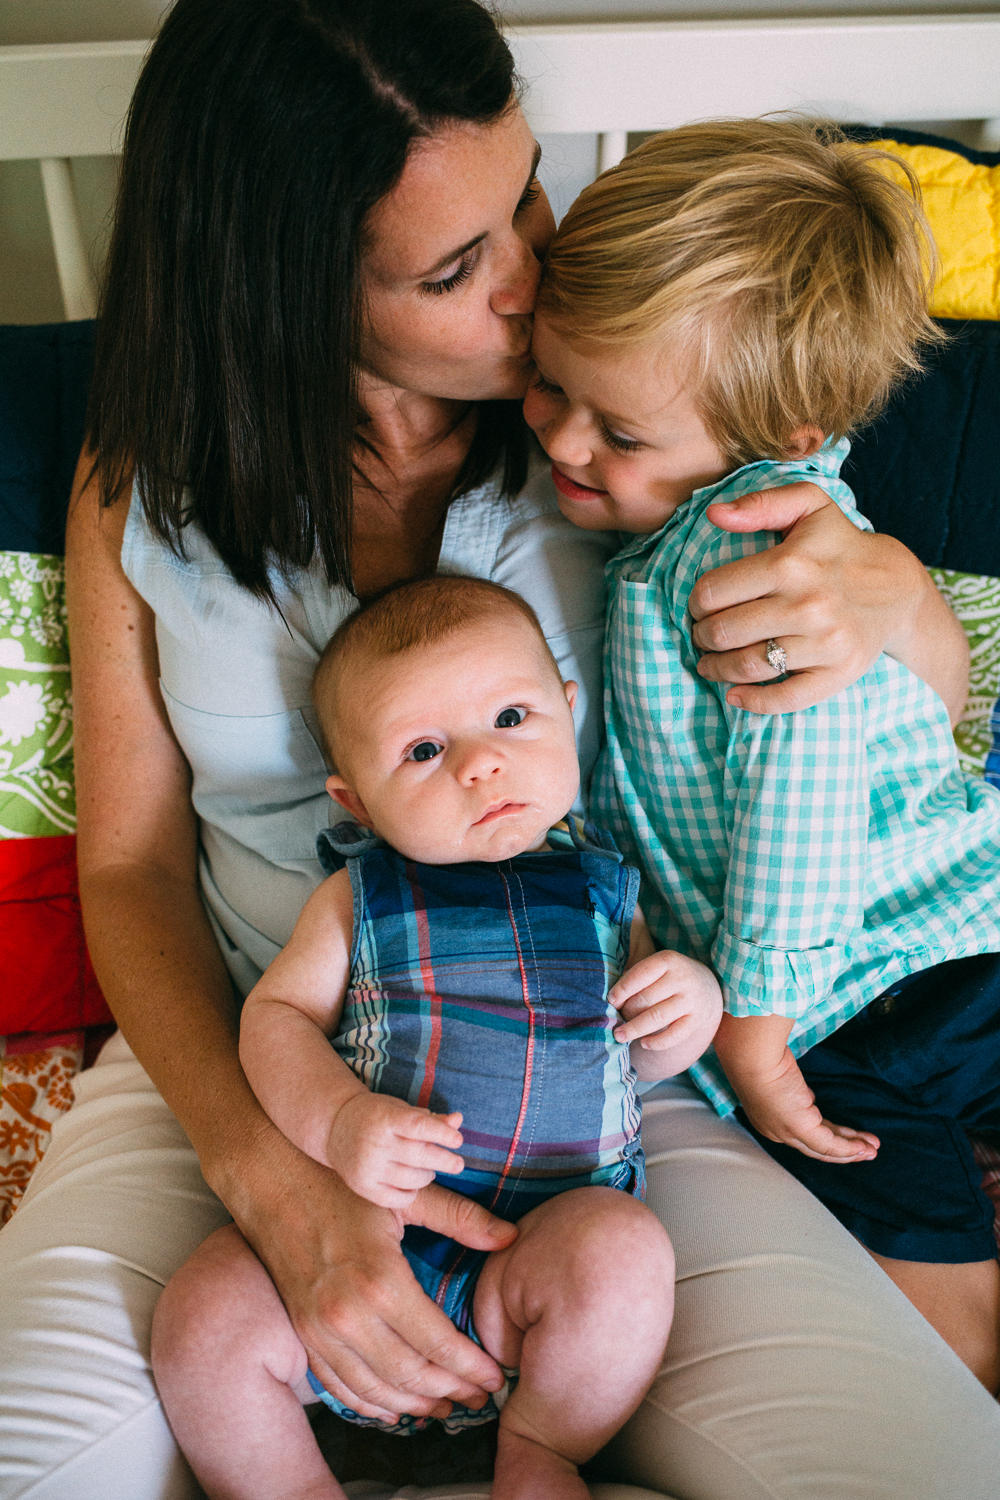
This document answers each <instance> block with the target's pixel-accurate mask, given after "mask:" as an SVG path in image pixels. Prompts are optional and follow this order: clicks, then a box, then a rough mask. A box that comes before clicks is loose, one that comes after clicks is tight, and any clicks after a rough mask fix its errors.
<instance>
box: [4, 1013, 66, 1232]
mask: <svg viewBox="0 0 1000 1500" xmlns="http://www.w3.org/2000/svg"><path fill="white" fill-rule="evenodd" d="M42 1040H43V1039H42V1038H41V1037H36V1038H31V1039H28V1038H24V1039H23V1040H22V1039H21V1038H18V1037H8V1038H7V1050H6V1055H5V1056H3V1057H2V1059H0V1225H3V1224H5V1223H6V1222H7V1220H8V1219H9V1218H10V1216H11V1214H12V1213H13V1212H14V1210H15V1208H16V1207H17V1205H18V1203H19V1202H20V1200H21V1195H22V1194H23V1192H24V1190H25V1188H26V1187H27V1185H28V1181H29V1179H30V1177H31V1174H32V1172H33V1171H34V1170H35V1167H36V1166H37V1165H38V1163H39V1161H40V1160H41V1159H42V1157H43V1156H44V1155H45V1150H46V1147H47V1146H48V1144H49V1137H50V1135H51V1133H52V1126H53V1125H54V1124H55V1122H56V1120H58V1118H59V1116H60V1115H61V1114H65V1112H66V1110H68V1109H69V1107H70V1105H71V1104H72V1102H73V1078H74V1076H75V1075H76V1074H77V1073H78V1072H79V1071H80V1067H81V1065H82V1063H83V1041H84V1038H83V1032H82V1031H77V1032H67V1033H65V1034H64V1035H62V1036H54V1037H49V1036H47V1037H45V1038H44V1042H45V1045H44V1046H41V1047H39V1046H38V1043H39V1042H40V1041H42ZM0 1045H2V1042H0ZM29 1049H30V1050H29Z"/></svg>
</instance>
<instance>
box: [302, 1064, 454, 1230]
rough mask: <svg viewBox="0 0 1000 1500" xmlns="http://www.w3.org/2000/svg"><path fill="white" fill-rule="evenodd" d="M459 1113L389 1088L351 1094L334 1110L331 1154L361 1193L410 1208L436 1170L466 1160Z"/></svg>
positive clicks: (373, 1200) (387, 1204)
mask: <svg viewBox="0 0 1000 1500" xmlns="http://www.w3.org/2000/svg"><path fill="white" fill-rule="evenodd" d="M461 1123H462V1116H461V1115H460V1114H453V1115H434V1114H431V1112H430V1110H429V1109H415V1108H414V1107H413V1106H412V1105H411V1104H404V1102H403V1100H402V1099H394V1098H392V1096H391V1095H389V1094H371V1093H369V1092H368V1090H367V1089H364V1090H363V1091H362V1092H361V1093H358V1094H352V1095H351V1097H350V1098H349V1099H348V1100H347V1101H346V1103H344V1104H342V1105H341V1107H340V1109H339V1110H338V1111H337V1114H336V1115H335V1116H334V1120H333V1124H332V1126H331V1127H330V1138H329V1142H328V1145H327V1156H328V1159H329V1162H330V1165H331V1166H332V1167H334V1168H335V1170H336V1171H337V1172H338V1173H339V1174H340V1176H341V1177H342V1178H343V1179H344V1181H345V1182H346V1183H347V1186H348V1187H349V1188H351V1189H352V1190H353V1191H354V1192H355V1193H357V1194H358V1196H359V1197H360V1198H367V1199H368V1201H369V1203H377V1204H378V1205H379V1207H380V1208H409V1206H410V1204H411V1203H412V1202H413V1200H414V1198H415V1197H416V1196H417V1194H418V1193H419V1192H420V1190H421V1188H425V1187H426V1186H427V1184H428V1183H430V1182H433V1181H434V1176H435V1174H436V1173H437V1172H448V1173H450V1174H451V1175H454V1174H456V1173H458V1172H461V1171H462V1168H463V1166H464V1162H463V1161H462V1158H461V1157H460V1156H456V1155H455V1152H456V1151H457V1150H458V1149H459V1147H460V1146H461V1144H462V1136H461V1133H460V1131H459V1129H458V1127H459V1126H460V1125H461Z"/></svg>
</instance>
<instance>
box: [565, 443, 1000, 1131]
mask: <svg viewBox="0 0 1000 1500" xmlns="http://www.w3.org/2000/svg"><path fill="white" fill-rule="evenodd" d="M849 451H850V445H849V444H848V443H847V442H846V441H841V442H838V443H833V442H828V443H826V444H825V445H824V446H823V448H821V449H820V451H819V452H818V453H816V454H815V455H814V456H813V457H812V458H811V459H807V460H805V461H801V462H795V463H772V462H770V461H767V462H760V463H753V464H747V465H746V466H745V467H744V468H742V469H739V470H737V471H736V473H734V474H730V475H729V476H728V477H727V478H726V479H724V480H722V481H721V482H720V483H718V484H715V485H711V486H708V487H707V488H705V489H701V490H697V491H696V492H695V493H694V495H693V496H692V497H691V499H690V500H689V501H688V502H687V503H686V504H685V505H682V506H681V507H680V508H679V509H678V510H677V511H675V513H674V514H673V515H672V516H671V517H670V519H669V520H668V521H667V523H666V525H665V526H663V527H661V529H660V530H659V531H657V532H655V533H654V534H653V535H652V536H639V537H636V538H635V539H634V540H633V541H632V542H630V543H629V545H628V546H626V547H625V548H624V549H623V550H622V551H621V552H619V553H618V554H617V555H616V556H615V557H613V558H612V559H611V561H610V562H609V564H608V567H607V574H608V581H609V605H608V621H607V634H606V638H605V692H604V702H605V721H606V727H607V744H606V747H605V749H604V750H603V752H602V754H601V758H600V761H599V763H598V768H597V771H596V773H595V778H594V788H593V796H592V805H593V810H594V817H595V819H597V821H599V822H600V823H602V824H603V825H604V826H606V827H607V828H609V829H610V830H611V831H612V832H613V833H614V835H615V838H616V840H617V842H618V845H619V847H620V848H621V850H622V852H623V853H624V854H625V856H626V858H627V859H629V860H631V861H632V862H633V863H635V864H638V865H639V866H640V868H641V870H642V872H643V909H644V911H645V914H646V917H647V919H648V921H649V925H650V928H651V929H652V932H653V934H654V936H655V937H656V940H657V942H658V944H659V945H660V946H661V947H664V948H673V949H677V950H679V951H680V952H682V953H688V954H691V955H693V956H694V957H695V958H697V959H700V960H701V961H702V962H703V963H707V964H710V965H711V966H712V968H713V969H714V970H715V972H716V973H717V974H718V976H719V980H720V982H721V984H722V989H723V995H724V997H725V1005H726V1010H727V1011H729V1012H730V1013H731V1014H732V1015H737V1016H754V1015H771V1014H780V1015H785V1016H789V1017H792V1018H793V1019H794V1025H793V1027H792V1032H791V1036H790V1038H789V1045H790V1047H791V1049H792V1051H793V1053H795V1054H796V1055H797V1056H798V1055H801V1053H803V1052H805V1051H807V1050H808V1049H809V1048H810V1047H812V1046H814V1045H815V1043H816V1042H819V1041H821V1040H822V1039H823V1038H824V1037H826V1036H829V1035H830V1034H831V1032H833V1031H835V1030H836V1029H837V1027H838V1026H841V1025H843V1023H844V1022H845V1021H847V1020H849V1019H850V1018H851V1016H853V1015H855V1014H856V1013H857V1012H858V1011H859V1010H861V1009H863V1007H864V1006H865V1005H867V1004H868V1002H869V1001H870V1000H872V999H873V998H874V997H875V996H876V995H878V994H880V993H881V992H882V991H883V990H885V989H887V988H888V987H889V986H890V985H891V984H892V983H894V982H895V981H896V980H898V979H900V978H901V977H903V976H904V975H906V974H911V973H915V972H917V971H918V970H921V969H927V968H930V967H932V966H933V965H935V964H939V963H943V962H945V961H946V960H948V959H953V958H961V957H965V956H967V955H969V954H973V953H987V952H998V951H1000V793H998V792H997V791H995V790H994V789H993V788H992V787H990V786H987V785H986V783H985V782H983V781H978V780H974V779H973V778H971V777H967V776H965V775H963V774H962V772H961V771H960V770H959V766H958V760H957V756H956V752H955V744H954V740H953V739H952V735H951V727H950V724H949V721H948V715H947V712H946V710H945V707H944V705H943V703H942V702H941V700H940V698H938V696H937V695H936V693H934V692H933V691H932V690H931V689H930V688H929V687H927V686H926V684H925V683H923V682H921V681H920V679H919V678H918V677H915V676H914V674H913V673H912V672H910V671H909V670H908V669H907V668H906V667H904V666H902V665H900V663H899V662H896V661H893V659H892V658H891V657H888V656H881V657H880V658H879V660H878V661H877V662H876V663H875V665H874V666H873V667H872V668H871V670H870V671H869V672H867V673H866V674H865V675H864V677H862V678H861V680H860V681H859V682H856V683H855V684H854V685H853V686H852V687H849V688H847V689H845V690H844V691H843V692H842V693H838V694H837V695H836V697H834V698H830V699H828V700H827V701H826V702H825V703H818V704H817V705H816V706H815V707H814V708H809V709H804V710H802V711H801V712H799V713H789V714H773V715H768V716H761V715H758V714H751V713H747V712H746V711H745V710H742V709H738V708H733V707H731V706H730V705H729V704H728V703H726V701H725V692H726V685H725V684H723V683H714V682H707V681H705V679H704V678H702V677H699V676H698V674H697V670H696V668H697V663H698V658H699V652H698V650H697V648H696V647H695V645H694V643H693V641H692V638H691V629H692V620H691V617H690V614H689V613H688V599H689V597H690V594H691V589H692V588H693V586H694V583H695V581H696V579H698V578H699V577H700V576H701V574H702V573H706V572H709V571H710V570H711V569H712V568H717V567H720V566H721V565H722V564H723V563H727V562H731V561H732V560H734V559H735V558H740V557H746V556H748V555H750V554H752V553H756V552H760V551H762V550H763V549H764V548H766V547H772V546H774V545H775V543H776V542H777V541H778V540H779V538H778V537H777V536H776V535H774V534H773V533H771V532H757V533H755V534H752V535H749V536H748V535H738V534H732V533H729V532H725V531H720V530H719V529H718V528H717V527H715V526H713V525H712V523H711V522H710V521H709V520H708V519H707V517H706V515H705V511H706V509H707V507H708V506H709V505H710V504H711V503H712V502H714V501H718V500H732V499H736V498H737V497H738V496H740V495H744V494H748V493H750V492H751V491H754V490H760V489H766V488H772V487H777V486H779V485H786V484H794V483H796V482H797V481H799V480H809V481H811V482H812V483H813V484H817V485H819V486H820V487H821V488H822V489H824V490H826V491H827V492H828V494H829V495H830V496H831V498H832V499H833V500H834V501H835V502H836V504H837V505H839V507H840V508H841V510H842V511H844V513H845V515H847V516H849V517H850V519H851V520H852V521H853V522H854V524H855V525H856V526H858V527H859V528H862V529H864V530H869V531H870V530H871V526H870V525H869V523H868V522H867V521H866V520H865V519H864V517H862V516H861V515H860V514H859V512H858V510H857V508H856V506H855V504H854V497H853V495H852V494H851V491H850V490H849V489H848V488H847V486H846V485H845V484H844V483H843V481H842V480H841V479H840V478H839V477H838V476H839V471H840V466H841V464H842V463H843V461H844V458H845V457H846V456H847V453H848V452H849ZM691 1074H692V1077H693V1078H694V1080H695V1082H696V1083H697V1084H698V1085H699V1087H700V1088H701V1089H702V1090H703V1092H704V1093H705V1094H706V1095H707V1096H708V1098H709V1099H710V1100H711V1101H712V1103H713V1104H714V1105H715V1107H716V1109H717V1110H718V1111H719V1113H720V1114H728V1113H730V1112H731V1111H732V1110H733V1109H734V1108H735V1104H736V1100H735V1097H734V1095H733V1093H732V1091H731V1089H730V1087H729V1084H728V1082H727V1080H726V1079H725V1077H724V1075H723V1073H722V1070H721V1068H720V1067H719V1064H718V1062H717V1061H716V1059H715V1056H714V1054H713V1053H711V1052H709V1053H708V1054H706V1056H705V1057H704V1058H703V1059H702V1060H701V1061H700V1062H699V1063H697V1064H696V1065H695V1067H694V1068H692V1070H691Z"/></svg>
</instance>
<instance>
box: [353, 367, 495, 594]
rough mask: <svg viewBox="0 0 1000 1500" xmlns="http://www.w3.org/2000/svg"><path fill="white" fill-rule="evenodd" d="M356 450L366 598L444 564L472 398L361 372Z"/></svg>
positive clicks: (356, 546)
mask: <svg viewBox="0 0 1000 1500" xmlns="http://www.w3.org/2000/svg"><path fill="white" fill-rule="evenodd" d="M359 394H360V401H361V408H362V410H363V411H364V413H365V421H364V423H363V425H362V426H361V428H360V429H359V433H358V437H359V442H358V444H357V447H356V450H355V462H356V466H357V470H358V477H357V479H356V481H355V486H354V536H353V561H354V587H355V590H356V592H357V593H358V595H359V597H361V598H364V597H365V596H366V595H368V594H372V593H376V592H377V591H378V590H379V589H383V588H388V587H389V586H390V585H391V584H393V583H400V582H402V581H403V580H404V579H408V578H419V577H422V576H424V575H426V574H428V573H432V572H433V571H434V569H435V567H436V566H437V559H438V553H439V551H440V546H441V535H442V532H443V530H444V520H445V514H446V512H447V509H448V502H449V500H450V499H451V497H452V494H453V493H454V489H455V481H456V479H457V478H458V475H459V472H460V470H461V467H462V465H463V463H464V462H465V459H466V457H467V456H468V452H469V447H470V444H471V443H472V439H473V435H474V433H475V412H476V408H475V406H474V405H473V404H471V403H467V402H459V401H446V400H441V399H438V398H436V397H431V396H422V395H418V394H416V393H414V392H412V391H403V390H399V389H397V388H396V387H393V386H388V385H386V384H384V383H383V382H379V381H376V379H375V378H374V377H372V376H366V375H362V378H361V384H360V392H359Z"/></svg>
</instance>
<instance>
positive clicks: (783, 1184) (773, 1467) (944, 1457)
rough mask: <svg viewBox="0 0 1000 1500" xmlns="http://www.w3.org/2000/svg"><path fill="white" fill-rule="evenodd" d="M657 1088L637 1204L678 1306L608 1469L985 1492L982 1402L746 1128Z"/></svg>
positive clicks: (689, 1494) (728, 1499) (726, 1481)
mask: <svg viewBox="0 0 1000 1500" xmlns="http://www.w3.org/2000/svg"><path fill="white" fill-rule="evenodd" d="M658 1093H659V1094H660V1096H661V1097H659V1098H657V1099H647V1100H646V1102H645V1104H644V1111H643V1145H644V1148H645V1152H646V1170H647V1174H648V1194H647V1202H648V1203H649V1205H650V1207H651V1208H653V1209H654V1211H655V1212H656V1213H657V1214H658V1216H659V1217H660V1219H661V1220H662V1222H663V1223H664V1224H665V1226H666V1228H667V1230H668V1231H669V1233H670V1237H671V1239H672V1241H673V1244H674V1251H675V1254H676V1257H677V1277H678V1285H677V1303H676V1314H675V1319H674V1326H673V1330H672V1332H671V1336H670V1343H669V1344H668V1346H667V1353H666V1358H665V1361H664V1365H663V1369H662V1371H661V1373H660V1375H659V1376H658V1377H657V1380H656V1381H655V1383H654V1385H653V1387H652V1389H651V1390H650V1392H649V1394H648V1395H647V1397H646V1399H645V1401H644V1402H643V1404H642V1406H641V1407H640V1409H639V1411H638V1412H637V1413H636V1415H635V1416H634V1417H633V1418H632V1420H631V1422H630V1423H629V1424H628V1425H627V1426H626V1428H625V1429H624V1431H623V1432H622V1434H621V1435H620V1436H619V1437H618V1438H617V1439H616V1440H615V1443H614V1444H613V1445H612V1449H611V1450H610V1452H609V1454H608V1457H609V1459H610V1461H611V1462H612V1463H613V1465H614V1468H615V1470H616V1471H617V1474H618V1475H619V1476H620V1477H621V1478H622V1479H629V1480H631V1481H632V1482H633V1483H635V1484H644V1485H648V1486H649V1487H650V1488H652V1489H654V1490H660V1491H663V1492H664V1493H669V1494H671V1495H675V1496H676V1497H677V1500H737V1497H738V1500H765V1497H767V1500H778V1497H780V1500H861V1497H864V1500H941V1497H942V1496H945V1495H946V1496H948V1500H996V1496H997V1493H998V1491H997V1483H998V1481H997V1475H998V1474H1000V1407H998V1406H997V1404H996V1402H995V1401H993V1400H992V1399H991V1397H990V1396H989V1395H988V1394H987V1393H986V1391H985V1390H984V1389H983V1387H982V1386H981V1385H979V1383H978V1382H977V1381H976V1380H975V1379H974V1378H973V1377H972V1376H971V1375H970V1374H969V1372H968V1371H967V1370H966V1369H965V1368H964V1366H963V1365H962V1364H961V1363H960V1362H959V1360H958V1359H957V1358H956V1357H955V1356H954V1355H953V1354H952V1353H951V1351H950V1350H949V1349H948V1348H947V1347H946V1345H945V1344H944V1343H943V1342H942V1341H941V1340H940V1339H939V1337H938V1336H937V1334H936V1333H934V1331H933V1330H932V1329H931V1328H930V1326H929V1325H928V1324H927V1323H925V1322H924V1320H923V1318H921V1317H920V1315H919V1314H918V1313H917V1312H916V1311H915V1310H914V1309H913V1308H912V1307H911V1306H910V1304H909V1303H908V1302H907V1301H906V1299H905V1298H904V1297H903V1296H902V1294H901V1293H900V1292H898V1291H897V1290H896V1288H895V1287H894V1286H893V1285H892V1283H891V1282H890V1281H889V1279H888V1278H887V1277H886V1276H884V1275H883V1273H882V1272H881V1271H880V1270H879V1269H878V1267H877V1266H876V1265H875V1263H874V1262H873V1261H872V1260H871V1259H870V1257H869V1256H868V1255H867V1254H866V1253H865V1251H864V1250H862V1249H861V1247H860V1246H859V1245H858V1244H857V1243H856V1242H855V1241H854V1240H853V1239H852V1238H851V1237H850V1236H849V1235H848V1234H847V1232H846V1231H845V1230H844V1229H843V1228H842V1227H841V1225H840V1224H838V1223H837V1221H836V1220H835V1219H834V1218H833V1217H832V1215H831V1214H829V1213H828V1212H827V1210H826V1209H825V1208H823V1207H822V1205H821V1204H820V1203H818V1202H817V1200H816V1199H815V1198H813V1197H812V1195H811V1194H810V1193H808V1192H807V1191H806V1190H805V1189H804V1188H803V1187H802V1186H801V1185H800V1184H799V1183H797V1182H796V1181H794V1179H793V1178H791V1177H790V1176H789V1175H788V1174H787V1173H786V1172H785V1171H783V1170H782V1169H781V1168H780V1167H778V1166H777V1164H776V1163H775V1162H773V1161H772V1160H771V1159H770V1157H768V1156H767V1155H766V1153H765V1152H764V1151H762V1150H761V1149H760V1147H759V1146H757V1145H756V1143H755V1142H754V1141H752V1140H751V1139H750V1137H749V1136H748V1135H747V1134H746V1132H745V1131H743V1130H741V1129H740V1127H739V1126H737V1125H735V1124H733V1123H732V1122H729V1121H723V1120H719V1119H718V1118H717V1117H716V1116H715V1115H714V1113H713V1112H712V1111H711V1110H710V1108H709V1107H708V1105H707V1104H705V1103H704V1102H703V1101H702V1100H701V1099H700V1098H699V1096H698V1095H697V1094H695V1093H694V1092H693V1091H691V1090H688V1089H687V1088H686V1087H685V1086H684V1085H676V1084H675V1085H669V1086H665V1087H662V1088H661V1089H660V1090H659V1091H658ZM844 1170H845V1171H849V1170H850V1168H849V1167H845V1169H844ZM627 1290H628V1289H627V1278H626V1284H625V1285H623V1299H624V1301H623V1305H625V1306H627Z"/></svg>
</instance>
